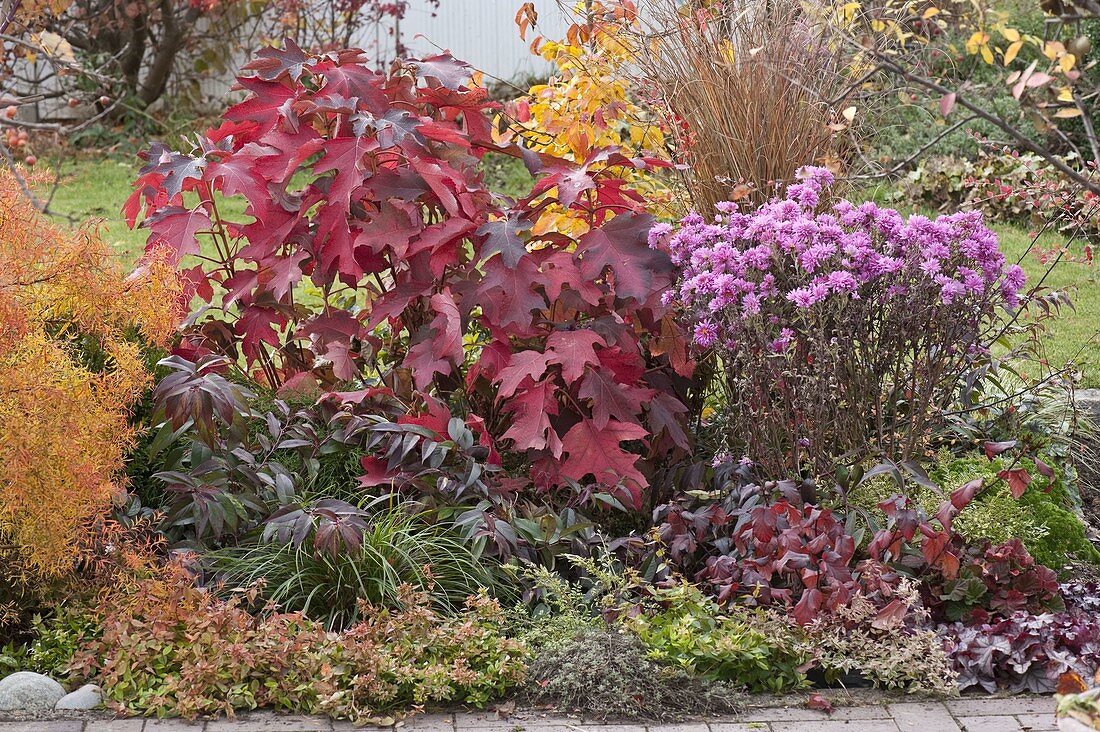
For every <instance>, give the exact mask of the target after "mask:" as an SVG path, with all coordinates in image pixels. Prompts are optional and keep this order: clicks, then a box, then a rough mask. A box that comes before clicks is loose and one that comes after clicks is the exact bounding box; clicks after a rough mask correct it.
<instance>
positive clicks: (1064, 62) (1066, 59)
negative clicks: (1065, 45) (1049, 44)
mask: <svg viewBox="0 0 1100 732" xmlns="http://www.w3.org/2000/svg"><path fill="white" fill-rule="evenodd" d="M1075 63H1077V57H1076V56H1074V55H1073V54H1072V53H1067V54H1066V55H1065V56H1063V57H1062V58H1060V59H1058V68H1059V69H1061V70H1062V73H1063V74H1068V73H1069V72H1070V71H1071V70H1072V69H1073V65H1074V64H1075Z"/></svg>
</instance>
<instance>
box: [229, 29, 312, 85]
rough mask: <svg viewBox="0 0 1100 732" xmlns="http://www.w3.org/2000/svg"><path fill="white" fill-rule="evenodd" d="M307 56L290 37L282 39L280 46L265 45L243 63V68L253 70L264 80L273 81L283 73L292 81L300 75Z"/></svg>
mask: <svg viewBox="0 0 1100 732" xmlns="http://www.w3.org/2000/svg"><path fill="white" fill-rule="evenodd" d="M308 60H309V57H308V56H307V55H306V53H305V51H303V50H302V49H301V48H299V47H298V44H297V43H295V42H294V41H293V40H292V39H291V38H284V39H283V47H282V48H272V47H270V46H269V47H267V48H264V49H262V50H260V51H257V52H256V58H255V59H254V60H252V61H249V62H248V63H247V64H245V65H244V67H243V68H244V69H246V70H248V71H255V72H256V76H258V77H260V78H261V79H263V80H264V81H275V80H276V79H280V78H282V77H283V76H284V75H285V76H289V77H290V78H291V79H292V80H293V81H297V80H298V79H300V78H301V77H302V71H303V70H304V68H305V65H306V62H307V61H308Z"/></svg>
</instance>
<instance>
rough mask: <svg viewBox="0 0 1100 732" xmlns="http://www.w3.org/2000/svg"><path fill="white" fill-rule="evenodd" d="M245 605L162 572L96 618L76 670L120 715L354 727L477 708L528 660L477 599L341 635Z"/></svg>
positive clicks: (391, 613) (411, 605)
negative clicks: (338, 721) (261, 716)
mask: <svg viewBox="0 0 1100 732" xmlns="http://www.w3.org/2000/svg"><path fill="white" fill-rule="evenodd" d="M247 599H248V598H247V597H245V596H242V594H238V595H237V596H236V597H234V598H231V599H229V600H227V601H223V600H221V599H219V598H218V597H217V596H216V595H214V594H213V593H210V592H206V591H204V590H201V589H198V588H196V587H195V586H194V585H193V584H191V582H190V581H189V579H188V578H187V577H185V576H181V575H180V574H179V573H178V572H177V571H171V572H169V573H168V575H167V576H166V577H165V578H163V579H161V580H160V581H157V582H149V583H146V584H145V585H143V586H142V587H141V588H140V589H139V591H138V592H137V593H136V594H134V595H133V596H132V597H131V598H130V599H129V601H128V602H125V603H121V604H116V605H115V606H112V607H107V608H104V615H105V619H104V621H103V626H102V636H101V637H100V638H98V639H90V640H89V642H88V643H87V644H86V645H85V646H84V648H83V649H82V652H81V653H80V654H78V656H77V657H76V658H75V659H74V668H77V669H82V670H83V671H84V673H85V674H86V675H88V676H89V677H94V678H96V679H98V682H99V683H100V684H101V685H102V686H103V688H104V689H105V691H106V693H107V697H108V699H109V700H110V703H111V705H112V706H113V707H115V708H116V709H118V710H119V711H121V712H123V713H126V714H140V715H147V716H154V715H155V716H160V717H164V716H184V717H190V718H194V717H196V716H199V715H217V714H228V715H232V714H233V713H234V712H236V711H242V710H252V709H256V708H259V707H268V708H273V709H277V710H285V711H292V712H295V713H299V714H328V715H330V716H332V717H336V718H347V719H351V720H353V721H356V722H368V721H383V720H384V719H385V715H387V714H388V713H390V712H391V711H394V712H403V711H405V710H407V709H408V708H410V707H412V706H414V705H423V704H429V703H443V702H450V701H453V702H463V703H467V704H473V705H476V706H482V705H484V704H485V703H486V702H487V701H488V700H489V699H491V698H494V697H496V696H498V695H501V694H503V693H504V692H505V691H507V690H508V689H509V688H511V687H513V686H514V685H516V684H517V683H519V682H520V681H522V679H523V677H524V672H525V665H526V664H525V650H524V648H523V647H522V646H521V645H520V644H518V643H517V642H515V641H512V640H508V639H506V638H504V637H503V636H502V635H501V632H500V631H501V623H502V614H501V611H500V608H499V606H498V605H497V604H496V603H495V602H494V601H492V600H488V599H486V598H484V597H475V598H471V600H470V604H469V609H468V610H467V611H465V612H464V613H462V614H460V615H458V616H456V617H454V618H448V617H444V616H441V615H438V614H437V613H435V612H434V611H433V610H431V608H430V601H429V598H428V597H427V596H426V595H425V594H423V593H417V592H415V591H412V590H411V589H407V590H406V591H405V592H404V593H403V595H402V606H401V607H400V608H399V609H392V610H390V609H381V608H373V609H365V610H364V612H362V613H361V614H360V620H359V622H357V623H356V624H354V625H352V626H350V627H349V628H347V629H346V630H344V631H343V632H341V633H334V632H330V631H327V630H325V628H324V626H323V625H321V624H320V623H318V622H315V621H311V620H308V619H307V618H305V617H304V616H302V615H301V614H296V613H269V614H264V615H252V614H250V613H248V612H247V611H246V610H245V609H244V607H243V603H244V602H245V601H246V600H247ZM391 721H392V720H391Z"/></svg>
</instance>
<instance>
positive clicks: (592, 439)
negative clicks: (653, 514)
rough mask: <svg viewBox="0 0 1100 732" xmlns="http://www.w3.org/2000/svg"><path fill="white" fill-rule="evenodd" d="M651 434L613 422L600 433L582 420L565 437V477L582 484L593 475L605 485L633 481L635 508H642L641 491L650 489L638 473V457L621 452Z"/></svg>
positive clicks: (588, 422) (638, 428) (624, 451)
mask: <svg viewBox="0 0 1100 732" xmlns="http://www.w3.org/2000/svg"><path fill="white" fill-rule="evenodd" d="M647 435H648V433H647V432H646V431H645V428H643V427H642V426H641V425H636V424H627V423H625V422H618V421H615V420H611V421H610V422H608V423H607V425H606V426H605V427H604V428H603V429H600V428H598V427H596V425H595V423H594V422H593V421H592V420H590V419H588V418H585V419H582V420H581V421H580V422H578V423H577V424H575V425H573V427H572V428H571V429H570V430H569V432H567V433H566V434H565V438H564V439H563V440H562V449H563V450H564V452H565V453H567V454H568V457H567V458H566V460H565V462H564V463H563V464H562V466H561V472H562V475H564V476H565V477H567V478H571V479H572V480H575V481H578V482H579V481H581V480H583V479H584V478H585V476H588V475H591V476H593V477H594V478H595V480H596V482H598V483H601V484H603V485H611V486H613V485H617V484H619V483H620V482H623V481H631V482H633V483H634V484H635V486H636V488H637V489H636V490H632V491H631V495H632V497H633V498H634V507H635V508H641V505H642V504H641V490H640V489H643V488H646V487H647V486H648V485H649V482H648V481H647V480H646V479H645V476H644V475H642V474H641V472H640V471H639V470H638V468H637V466H636V463H637V461H638V456H637V455H632V454H630V453H629V452H627V451H626V450H624V449H623V448H622V444H621V443H623V442H625V441H627V440H642V439H645V438H646V437H647Z"/></svg>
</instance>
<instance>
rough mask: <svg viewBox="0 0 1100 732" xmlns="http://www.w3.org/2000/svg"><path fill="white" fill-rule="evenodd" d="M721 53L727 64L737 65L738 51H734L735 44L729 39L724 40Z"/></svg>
mask: <svg viewBox="0 0 1100 732" xmlns="http://www.w3.org/2000/svg"><path fill="white" fill-rule="evenodd" d="M721 53H722V58H723V59H725V61H726V63H728V64H735V63H737V51H736V49H734V47H733V44H732V43H731V42H730V41H729V40H728V39H722V44H721Z"/></svg>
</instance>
